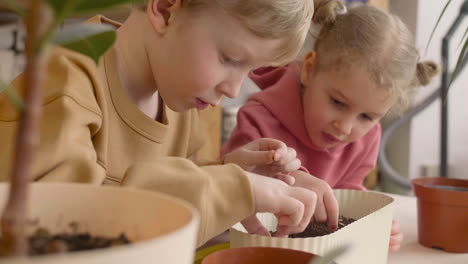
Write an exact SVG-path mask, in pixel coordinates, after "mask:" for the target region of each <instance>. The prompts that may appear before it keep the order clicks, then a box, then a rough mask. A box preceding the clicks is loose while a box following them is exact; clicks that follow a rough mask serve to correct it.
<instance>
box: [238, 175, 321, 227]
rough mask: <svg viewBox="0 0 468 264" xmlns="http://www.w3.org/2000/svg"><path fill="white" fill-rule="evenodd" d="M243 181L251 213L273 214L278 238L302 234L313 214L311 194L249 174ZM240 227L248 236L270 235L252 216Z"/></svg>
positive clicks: (310, 192)
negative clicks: (252, 201)
mask: <svg viewBox="0 0 468 264" xmlns="http://www.w3.org/2000/svg"><path fill="white" fill-rule="evenodd" d="M247 177H248V179H249V181H250V183H251V186H252V189H253V192H254V199H255V213H258V212H269V213H273V214H274V215H275V216H276V217H277V218H278V228H277V235H278V236H283V235H289V234H293V233H299V232H302V231H304V229H305V228H306V227H307V225H308V224H309V223H310V220H311V218H312V215H313V214H314V211H315V204H316V201H317V195H315V193H314V192H312V191H310V190H307V189H304V188H299V187H294V186H290V185H287V184H286V183H284V182H282V181H279V180H277V179H272V178H269V177H264V176H261V175H256V174H253V173H249V172H247ZM241 223H242V225H243V226H244V227H245V229H246V230H247V232H249V233H251V234H259V235H266V236H269V235H270V234H269V232H268V230H267V229H266V228H265V227H264V226H263V225H262V223H261V222H260V220H258V218H257V217H256V216H255V214H254V215H252V216H250V217H248V218H246V219H244V220H243V221H242V222H241Z"/></svg>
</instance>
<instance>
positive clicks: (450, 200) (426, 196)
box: [411, 177, 468, 207]
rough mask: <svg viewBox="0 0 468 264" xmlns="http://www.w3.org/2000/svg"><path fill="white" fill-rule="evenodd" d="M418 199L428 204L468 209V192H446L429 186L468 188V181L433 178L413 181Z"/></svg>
mask: <svg viewBox="0 0 468 264" xmlns="http://www.w3.org/2000/svg"><path fill="white" fill-rule="evenodd" d="M411 182H412V183H413V189H414V193H415V195H416V197H417V198H418V199H421V200H423V201H426V202H432V203H435V204H443V205H450V206H461V207H468V192H463V191H456V190H445V189H438V188H433V187H430V186H429V185H443V186H460V187H468V181H467V180H463V179H454V178H443V177H431V178H416V179H413V180H411Z"/></svg>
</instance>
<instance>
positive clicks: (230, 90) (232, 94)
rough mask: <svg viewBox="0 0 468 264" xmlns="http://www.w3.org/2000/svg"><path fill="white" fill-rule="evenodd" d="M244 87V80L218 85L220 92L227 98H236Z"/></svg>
mask: <svg viewBox="0 0 468 264" xmlns="http://www.w3.org/2000/svg"><path fill="white" fill-rule="evenodd" d="M241 85H242V79H240V80H235V81H230V82H224V83H221V84H219V85H218V90H219V91H220V92H221V93H222V94H223V95H224V96H226V97H229V98H236V97H237V96H238V95H239V91H240V88H241Z"/></svg>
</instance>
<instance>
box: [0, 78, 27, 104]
mask: <svg viewBox="0 0 468 264" xmlns="http://www.w3.org/2000/svg"><path fill="white" fill-rule="evenodd" d="M0 93H5V95H6V97H7V98H8V99H9V100H10V102H12V103H13V104H14V105H15V106H16V108H18V109H19V110H23V109H24V103H23V100H21V98H20V97H19V96H18V94H17V93H16V92H15V90H14V89H11V87H10V86H9V85H8V84H6V83H5V82H3V81H1V80H0Z"/></svg>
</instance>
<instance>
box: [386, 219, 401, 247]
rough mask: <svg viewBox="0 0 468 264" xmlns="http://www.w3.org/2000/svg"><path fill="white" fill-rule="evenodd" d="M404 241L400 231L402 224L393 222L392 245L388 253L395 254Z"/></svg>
mask: <svg viewBox="0 0 468 264" xmlns="http://www.w3.org/2000/svg"><path fill="white" fill-rule="evenodd" d="M402 241H403V233H401V230H400V223H399V222H398V221H395V220H393V221H392V230H391V231H390V245H389V248H388V251H390V252H394V251H397V250H398V249H400V246H401V242H402Z"/></svg>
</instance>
